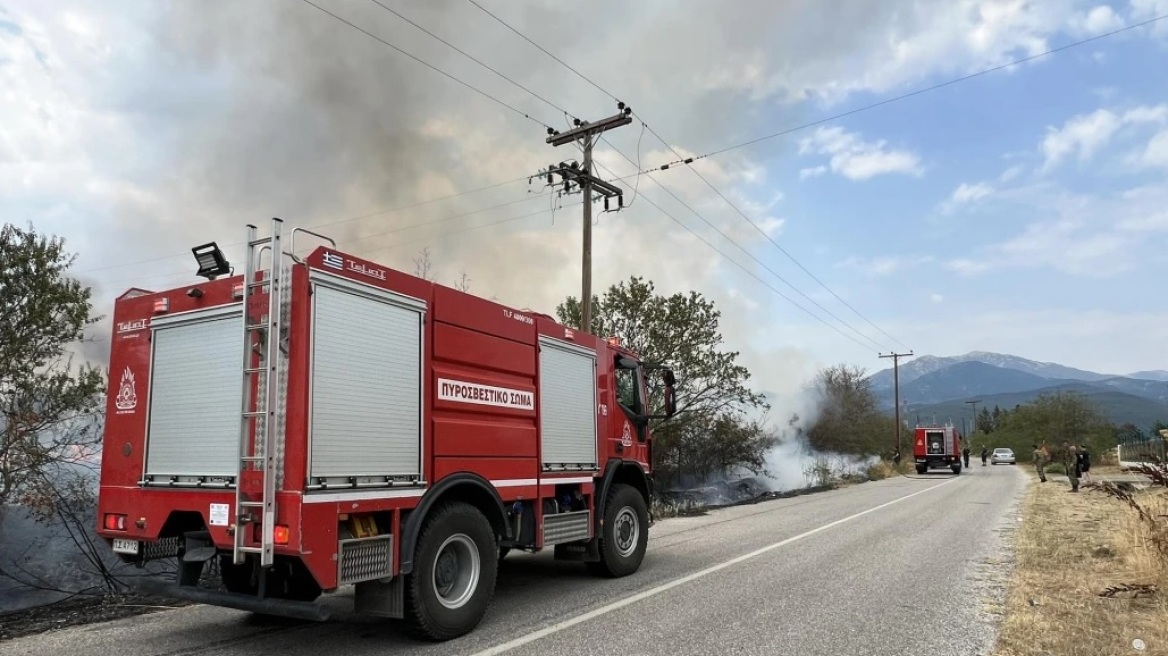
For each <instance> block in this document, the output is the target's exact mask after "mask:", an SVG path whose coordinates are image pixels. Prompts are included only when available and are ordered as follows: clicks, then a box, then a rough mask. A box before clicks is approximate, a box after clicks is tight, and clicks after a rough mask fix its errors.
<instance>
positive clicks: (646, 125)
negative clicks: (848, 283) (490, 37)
mask: <svg viewBox="0 0 1168 656" xmlns="http://www.w3.org/2000/svg"><path fill="white" fill-rule="evenodd" d="M375 1H376V0H375ZM467 2H470V3H471V4H473V5H474V6H476V7H478V8H479V9H480V10H482V11H483V12H484V13H486V14H487V15H488V16H490V17H491V18H492V19H494V20H495V21H496V22H498V23H499V24H501V25H503V26H504V27H506V28H507V29H509V30H511V31H512V32H514V33H515V34H517V35H519V37H520V38H522V39H523V40H525V41H527V42H528V43H530V44H531V45H533V46H535V47H536V48H538V49H539V50H540V51H542V52H543V53H545V54H546V55H548V56H549V57H551V58H552V59H554V60H556V61H557V62H559V63H560V64H561V65H563V66H564V67H566V68H567V69H568V70H570V71H572V72H573V73H575V74H576V76H577V77H579V78H580V79H582V80H584V81H585V82H588V83H589V84H591V85H592V86H593V87H595V88H596V89H598V90H600V92H601V93H603V94H605V95H606V96H608V97H609V98H611V99H613V100H615V101H617V102H620V99H619V98H617V96H616V95H615V94H613V93H612V92H610V91H608V90H607V89H605V88H604V87H603V86H601V85H600V84H598V83H597V82H595V81H593V80H592V79H591V78H589V77H588V76H587V75H584V74H583V73H581V72H580V71H578V70H576V69H575V68H574V67H572V66H571V65H570V64H568V63H567V62H565V61H564V60H562V59H560V58H559V57H557V56H556V55H555V54H553V53H552V52H550V51H549V50H548V49H547V48H544V47H543V46H542V45H540V44H538V43H536V42H535V41H534V40H532V39H531V38H529V37H528V36H527V35H525V34H523V33H522V32H521V31H519V30H518V29H516V28H514V27H512V26H511V25H510V24H509V23H507V22H506V21H504V20H503V19H502V18H500V17H499V16H497V15H495V14H494V13H492V12H491V11H490V10H488V9H487V8H485V7H483V6H482V5H481V4H479V2H477V0H467ZM633 114H634V115H635V116H637V118H638V120H640V121H641V125H642V126H643V128H645V129H648V130H649V132H650V133H651V134H652V135H653V136H655V137H656V138H657V139H658V140H659V141H661V143H662V144H664V145H665V147H666V148H668V149H669V150H670V151H672V152H673V154H674V155H676V156H677V157H678V158H679V160H681V161H683V162H686V163H690V161H692V160H689V161H687V158H685V157H684V156H683V155H682V154H681V153H679V152H678V151H677V149H676V148H675V147H674V146H673V145H672V144H671V143H670V142H669V141H668V140H666V139H665V138H663V137H662V136H661V135H660V134H659V133H658V132H657V131H656V130H655V129H653V127H652V126H651V125H649V123H648V122H647V121H645V119H644V117H642V116H640V115H639V114H637V112H636V111H635V110H634V112H633ZM642 134H643V131H642ZM605 142H606V143H608V145H609V146H610V147H613V146H612V144H611V143H610V142H608V141H607V140H605ZM613 149H614V150H616V148H615V147H613ZM639 150H640V145H639V139H638V153H639ZM618 152H619V151H618ZM621 155H622V156H624V154H623V153H621ZM638 157H639V155H638ZM626 159H628V158H627V157H626ZM630 161H631V160H630ZM636 166H637V169H638V170H639V169H640V165H639V164H636ZM689 168H690V170H691V171H693V172H694V174H696V175H697V176H698V178H700V179H701V181H702V182H703V183H705V184H706V186H708V187H709V188H710V189H711V190H712V191H714V193H716V194H717V195H718V196H719V197H720V198H721V199H722V200H723V201H725V202H726V203H727V204H728V205H729V206H730V207H731V208H732V209H733V210H734V211H735V212H737V213H738V215H739V216H741V217H742V218H743V219H744V220H745V221H746V222H747V223H749V224H750V225H751V227H753V228H754V229H755V230H757V231H758V232H759V234H761V235H762V237H763V238H764V239H766V240H767V241H768V242H770V244H771V245H773V246H774V247H775V248H777V249H778V250H779V252H781V253H782V254H783V255H784V256H786V257H787V258H788V259H790V260H791V261H792V262H794V263H795V265H796V266H798V267H799V268H800V269H801V270H802V271H803V272H804V273H806V274H807V275H808V276H809V277H810V278H811V279H812V280H814V281H815V282H816V283H817V284H818V285H819V286H821V287H823V288H824V289H825V290H827V292H828V293H829V294H831V295H832V296H833V297H835V298H836V299H837V300H838V301H840V302H841V303H843V305H844V306H845V307H847V308H848V309H849V310H851V311H852V312H853V313H855V314H856V316H858V317H860V319H862V320H863V321H865V322H866V323H868V324H869V325H871V326H872V327H873V328H875V329H876V330H877V331H878V332H880V333H882V334H883V335H884V336H885V337H887V338H888V339H891V340H892V341H893V342H896V343H897V344H901V346H904V344H903V343H901V342H900V340H898V339H896V338H895V337H893V336H892V335H890V334H888V332H886V331H885V330H884V329H883V328H881V327H880V326H877V325H876V324H875V323H874V322H873V321H872V320H871V319H869V318H868V317H867V316H866V315H864V314H863V313H862V312H860V311H859V310H857V309H856V308H855V307H854V306H853V305H851V304H850V303H848V302H847V301H845V300H844V299H843V298H842V297H841V296H840V295H839V294H837V293H836V292H835V290H833V289H832V288H831V287H829V286H828V285H827V284H826V283H825V282H823V281H822V280H821V279H819V278H818V277H817V276H815V275H814V274H813V273H811V271H810V270H809V269H807V267H806V266H804V265H803V263H801V262H799V260H798V259H797V258H795V256H793V255H792V254H791V253H790V252H789V251H787V250H786V249H785V248H783V247H782V246H780V245H779V243H778V242H777V241H775V239H774V238H772V237H771V236H770V235H769V234H767V233H766V231H765V230H763V229H762V227H761V226H759V225H758V223H757V222H755V221H754V220H753V219H751V218H750V217H749V216H748V215H747V214H746V212H744V211H742V209H741V208H740V207H738V205H737V204H736V203H734V202H733V201H731V200H730V198H729V197H727V196H726V194H724V193H722V191H721V190H720V189H718V187H716V186H715V185H714V184H713V183H712V182H710V181H709V179H707V178H706V177H705V176H704V175H702V174H701V172H700V171H698V170H697V169H695V168H693V167H692V166H691V167H689ZM649 177H650V179H651V180H653V181H654V182H656V183H657V184H658V185H659V186H661V188H662V189H664V190H666V191H667V192H668V193H670V194H671V195H673V193H672V192H671V191H669V190H668V189H667V188H666V187H665V186H664V185H661V183H660V182H658V181H657V180H655V179H654V178H653V176H651V175H650V176H649ZM637 180H638V183H639V181H640V178H639V177H638V178H637ZM675 198H676V196H675ZM683 204H684V203H683ZM687 207H688V206H687ZM689 209H690V211H691V212H694V214H695V216H698V217H699V218H702V220H703V221H704V222H706V223H707V224H709V225H711V226H712V225H713V224H710V223H709V222H708V221H706V220H705V218H704V217H701V215H700V214H698V213H697V212H696V211H695V210H693V209H692V208H689ZM719 232H720V233H721V231H719ZM722 234H723V236H724V237H726V235H725V233H722ZM726 239H727V240H729V241H731V243H734V244H735V245H736V246H738V244H737V243H736V242H734V241H733V240H731V239H730V238H729V237H726ZM739 248H741V246H739ZM752 257H753V256H752ZM755 259H756V261H757V258H755ZM760 264H761V262H760ZM763 266H764V268H766V269H767V270H768V271H770V273H771V274H772V275H774V276H775V277H776V278H778V279H779V280H782V281H783V282H784V283H785V284H787V285H788V286H789V287H791V288H792V289H794V290H795V291H797V292H798V293H799V294H801V295H802V296H804V297H805V298H807V299H808V300H811V301H812V302H813V303H815V305H816V306H817V307H819V308H820V309H822V310H823V311H825V312H828V314H829V315H831V316H832V317H833V318H835V319H836V320H837V321H839V322H840V323H842V324H844V325H845V326H848V327H849V328H850V329H852V330H855V328H853V327H852V326H851V324H849V323H847V322H845V321H843V320H842V319H840V318H839V317H836V316H835V315H834V314H832V313H831V312H830V311H828V310H827V309H826V308H824V307H823V306H822V305H820V304H819V303H818V302H816V301H814V299H811V297H810V296H808V295H807V294H805V293H804V292H803V291H802V290H800V289H798V288H797V287H795V286H794V285H793V284H791V283H790V282H788V281H787V280H785V279H784V278H782V277H781V276H779V275H778V274H777V273H775V272H774V271H773V270H772V269H770V268H769V267H766V266H765V265H763ZM856 332H857V333H858V334H861V335H864V334H863V333H862V332H860V331H856ZM864 338H865V339H868V340H869V341H872V342H873V343H874V344H876V345H877V348H881V345H880V344H879V343H877V342H875V340H872V339H871V338H870V337H868V336H867V335H864ZM906 348H907V347H906Z"/></svg>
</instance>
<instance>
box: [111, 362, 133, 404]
mask: <svg viewBox="0 0 1168 656" xmlns="http://www.w3.org/2000/svg"><path fill="white" fill-rule="evenodd" d="M114 406H115V407H117V409H118V410H119V411H120V412H132V411H133V410H134V408H137V407H138V392H137V391H135V389H134V372H132V371H130V368H129V367H126V370H125V371H123V372H122V382H121V383H120V384H119V385H118V396H117V398H115V399H114Z"/></svg>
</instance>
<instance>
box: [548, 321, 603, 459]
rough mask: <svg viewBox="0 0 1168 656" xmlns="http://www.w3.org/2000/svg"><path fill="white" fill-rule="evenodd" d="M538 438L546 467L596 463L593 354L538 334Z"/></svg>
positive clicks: (594, 361)
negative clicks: (539, 336) (540, 336)
mask: <svg viewBox="0 0 1168 656" xmlns="http://www.w3.org/2000/svg"><path fill="white" fill-rule="evenodd" d="M539 413H540V424H541V425H540V441H541V449H542V453H543V463H542V465H543V467H544V468H545V469H577V470H592V469H595V468H596V459H597V455H596V354H595V353H593V352H591V351H589V350H587V349H583V348H580V347H578V346H575V345H573V344H567V343H564V342H560V341H557V340H552V339H548V338H540V351H539Z"/></svg>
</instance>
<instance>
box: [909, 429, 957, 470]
mask: <svg viewBox="0 0 1168 656" xmlns="http://www.w3.org/2000/svg"><path fill="white" fill-rule="evenodd" d="M913 458H914V459H915V460H916V463H917V473H918V474H924V473H926V472H928V471H929V470H930V469H940V468H943V467H947V468H949V469H951V470H953V473H954V474H960V473H961V433H959V432H958V431H957V429H956V428H955V427H953V426H917V429H916V434H915V435H914V436H913Z"/></svg>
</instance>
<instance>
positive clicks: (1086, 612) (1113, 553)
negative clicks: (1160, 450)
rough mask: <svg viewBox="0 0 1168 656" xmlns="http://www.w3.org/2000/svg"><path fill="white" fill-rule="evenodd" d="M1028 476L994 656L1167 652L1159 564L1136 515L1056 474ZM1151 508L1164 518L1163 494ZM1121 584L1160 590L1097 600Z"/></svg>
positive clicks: (1165, 585) (1163, 570) (1164, 577)
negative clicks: (1039, 477) (1155, 507)
mask: <svg viewBox="0 0 1168 656" xmlns="http://www.w3.org/2000/svg"><path fill="white" fill-rule="evenodd" d="M1031 479H1032V482H1031V484H1030V486H1029V487H1028V489H1027V490H1026V492H1025V495H1024V498H1023V502H1022V507H1021V523H1020V526H1019V530H1018V532H1017V539H1016V548H1017V550H1016V554H1017V557H1016V563H1015V567H1014V568H1013V573H1012V577H1011V582H1010V590H1009V594H1008V596H1007V600H1006V605H1005V608H1004V609H1001V611H1002V612H1003V614H1004V618H1003V621H1002V624H1001V633H1000V635H999V639H998V643H997V647H996V651H995V652H994V653H995V655H996V656H1015V655H1021V654H1061V655H1065V656H1073V655H1074V654H1092V655H1093V656H1105V655H1107V654H1132V653H1141V649H1140V648H1141V647H1142V648H1143V649H1142V653H1168V600H1166V599H1165V598H1164V594H1165V592H1168V565H1166V564H1165V562H1164V560H1163V557H1162V556H1160V557H1157V556H1156V554H1155V552H1153V551H1151V550H1149V549H1148V547H1147V544H1146V538H1147V537H1148V535H1147V531H1146V530H1145V529H1144V527H1143V526H1141V524H1140V520H1139V517H1138V515H1137V513H1136V512H1135V511H1134V510H1133V509H1132V508H1130V507H1128V506H1127V505H1125V504H1124V503H1123V502H1121V501H1119V500H1117V499H1114V498H1111V497H1109V496H1107V495H1105V494H1103V493H1102V492H1100V491H1097V490H1091V489H1084V490H1083V491H1081V492H1079V493H1077V494H1076V493H1072V492H1071V491H1070V485H1069V484H1068V483H1067V481H1066V478H1065V477H1054V476H1052V477H1049V481H1048V482H1047V483H1039V482H1038V481H1037V478H1036V477H1034V476H1033V475H1031ZM1060 479H1061V480H1060ZM1151 498H1152V497H1148V499H1146V500H1145V502H1147V501H1150V500H1151ZM1154 503H1155V504H1159V506H1160V508H1161V509H1160V510H1159V512H1168V497H1165V496H1164V495H1163V493H1160V494H1159V495H1158V497H1157V498H1156V499H1155V502H1154ZM1129 584H1141V585H1142V584H1152V585H1157V586H1159V588H1160V590H1161V592H1159V593H1158V594H1153V595H1151V596H1147V595H1143V594H1141V595H1138V596H1137V595H1136V594H1134V593H1132V592H1118V593H1116V594H1115V596H1113V597H1107V596H1101V593H1102V592H1104V591H1105V590H1107V589H1108V588H1109V587H1112V586H1123V585H1129ZM1137 641H1139V642H1137ZM1161 650H1166V651H1161Z"/></svg>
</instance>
